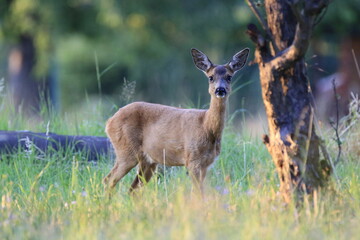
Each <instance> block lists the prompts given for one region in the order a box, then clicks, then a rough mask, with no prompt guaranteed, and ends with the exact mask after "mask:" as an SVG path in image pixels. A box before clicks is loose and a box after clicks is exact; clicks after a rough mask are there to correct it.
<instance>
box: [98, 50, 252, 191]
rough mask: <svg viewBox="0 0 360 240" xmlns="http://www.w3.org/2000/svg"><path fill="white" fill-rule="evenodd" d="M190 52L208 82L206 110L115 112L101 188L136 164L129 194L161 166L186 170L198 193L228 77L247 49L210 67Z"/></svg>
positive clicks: (137, 106) (217, 135)
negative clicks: (109, 164)
mask: <svg viewBox="0 0 360 240" xmlns="http://www.w3.org/2000/svg"><path fill="white" fill-rule="evenodd" d="M191 54H192V57H193V60H194V63H195V66H196V67H197V68H198V69H200V70H201V71H203V72H204V73H205V75H206V76H207V77H208V79H209V93H210V96H211V101H210V108H209V109H208V110H200V109H180V108H176V107H170V106H164V105H159V104H152V103H146V102H134V103H131V104H129V105H126V106H125V107H123V108H121V109H120V110H119V111H118V112H116V113H115V114H114V116H113V117H111V118H110V119H109V120H108V121H107V124H106V129H105V131H106V133H107V135H108V137H109V138H110V141H111V143H112V145H113V146H114V149H115V154H116V160H115V165H114V167H113V168H112V169H111V171H110V173H109V174H108V175H107V176H106V177H105V178H104V180H103V183H104V185H105V188H106V189H108V190H110V189H113V188H114V187H115V185H116V184H117V183H118V181H119V180H120V179H121V178H123V177H124V176H125V175H126V174H127V173H128V172H129V171H130V170H131V169H132V168H134V167H135V166H136V165H138V172H137V176H136V177H135V180H134V181H133V183H132V185H131V188H130V190H129V191H130V192H131V191H133V190H135V189H136V188H137V187H139V186H140V185H142V184H143V182H148V181H149V180H150V178H151V176H152V175H153V172H154V171H155V168H156V165H157V164H166V165H167V166H186V167H187V169H188V171H189V174H190V175H191V178H192V182H193V186H195V187H196V189H197V190H198V191H200V193H201V194H202V195H203V181H204V178H205V175H206V171H207V168H208V167H209V166H210V165H211V164H212V163H213V162H214V160H215V158H216V157H217V156H218V155H219V154H220V147H221V146H220V144H221V135H222V131H223V128H224V122H225V108H226V99H227V97H228V96H229V94H230V91H231V86H230V83H231V78H232V76H233V75H234V74H235V72H237V71H238V70H240V69H241V68H242V67H243V66H244V65H245V63H246V59H247V57H248V55H249V49H248V48H245V49H243V50H242V51H240V52H238V53H237V54H235V55H234V56H233V58H232V60H231V61H230V62H229V63H227V64H225V65H215V64H213V63H212V62H211V61H210V59H209V58H208V57H207V56H206V55H205V54H203V53H202V52H200V51H199V50H196V49H191Z"/></svg>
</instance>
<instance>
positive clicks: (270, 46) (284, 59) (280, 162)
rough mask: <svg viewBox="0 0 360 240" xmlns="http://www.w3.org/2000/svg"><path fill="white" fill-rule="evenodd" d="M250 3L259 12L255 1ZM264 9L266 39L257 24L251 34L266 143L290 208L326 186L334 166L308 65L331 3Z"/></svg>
mask: <svg viewBox="0 0 360 240" xmlns="http://www.w3.org/2000/svg"><path fill="white" fill-rule="evenodd" d="M248 3H249V5H250V7H251V8H252V9H253V11H254V8H256V7H255V5H254V4H253V2H251V1H248ZM264 4H265V5H264V7H265V12H266V20H262V21H261V22H262V25H263V28H264V30H265V32H266V33H267V35H266V37H263V36H262V35H261V34H260V33H259V31H258V30H257V28H256V27H255V25H253V24H250V25H249V27H248V31H247V33H248V34H249V36H250V38H251V39H252V40H253V41H254V42H255V44H256V51H255V62H256V63H258V66H259V72H260V81H261V88H262V98H263V102H264V106H265V111H266V115H267V119H268V127H269V133H268V135H265V136H264V137H263V141H264V143H265V145H266V147H267V149H268V151H269V153H270V155H271V157H272V159H273V161H274V164H275V166H276V170H277V172H278V176H279V180H280V192H281V194H282V196H283V199H284V201H285V202H286V203H289V202H291V201H292V199H293V198H294V197H297V198H301V196H302V195H303V194H304V193H312V192H313V191H314V190H316V189H318V188H321V187H324V186H325V185H326V184H327V182H328V178H329V175H330V172H331V167H330V164H329V163H328V162H327V161H326V160H321V159H320V150H319V149H320V144H321V141H320V139H319V137H318V136H317V135H316V133H315V129H314V111H313V108H312V105H311V91H310V84H309V81H308V78H307V72H306V65H305V60H304V56H305V53H306V51H307V48H308V45H309V41H310V35H311V32H312V30H313V27H314V24H315V23H316V21H317V16H319V14H320V13H321V11H322V9H324V8H325V7H326V6H327V5H328V1H326V0H324V1H321V0H318V1H299V0H293V1H291V0H265V1H264ZM254 12H255V14H258V11H254ZM256 12H257V13H256ZM259 18H260V19H261V16H259Z"/></svg>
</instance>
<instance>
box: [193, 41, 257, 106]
mask: <svg viewBox="0 0 360 240" xmlns="http://www.w3.org/2000/svg"><path fill="white" fill-rule="evenodd" d="M249 51H250V50H249V49H248V48H245V49H243V50H241V51H240V52H238V53H237V54H235V55H234V56H233V58H232V60H231V61H230V62H228V63H227V64H225V65H216V64H213V63H212V62H211V61H210V59H209V58H208V57H207V56H206V55H205V54H204V53H202V52H201V51H199V50H197V49H195V48H193V49H191V55H192V57H193V60H194V63H195V66H196V67H197V68H198V69H200V70H201V71H203V72H204V73H205V75H206V76H207V77H208V79H209V93H210V95H211V96H214V97H216V98H219V99H222V98H225V97H227V96H228V95H229V94H230V92H231V78H232V77H233V75H234V74H235V73H236V72H237V71H239V70H240V69H241V68H242V67H244V65H245V63H246V59H247V58H248V56H249Z"/></svg>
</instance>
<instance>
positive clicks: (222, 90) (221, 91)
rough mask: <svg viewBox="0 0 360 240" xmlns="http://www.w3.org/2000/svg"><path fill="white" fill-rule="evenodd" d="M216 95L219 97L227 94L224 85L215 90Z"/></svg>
mask: <svg viewBox="0 0 360 240" xmlns="http://www.w3.org/2000/svg"><path fill="white" fill-rule="evenodd" d="M215 95H216V97H217V98H224V97H225V96H226V89H225V88H223V87H218V88H217V89H216V90H215Z"/></svg>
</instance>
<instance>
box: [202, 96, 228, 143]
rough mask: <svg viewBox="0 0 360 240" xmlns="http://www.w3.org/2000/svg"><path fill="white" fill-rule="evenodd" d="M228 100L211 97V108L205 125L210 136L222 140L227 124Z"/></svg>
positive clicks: (206, 116) (207, 113) (206, 114)
mask: <svg viewBox="0 0 360 240" xmlns="http://www.w3.org/2000/svg"><path fill="white" fill-rule="evenodd" d="M225 111H226V100H225V99H218V98H216V97H211V101H210V108H209V109H208V110H207V111H206V113H205V121H204V125H205V128H206V130H207V131H208V132H209V134H210V135H212V136H213V137H215V138H216V139H218V138H221V134H222V131H223V128H224V124H225Z"/></svg>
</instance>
